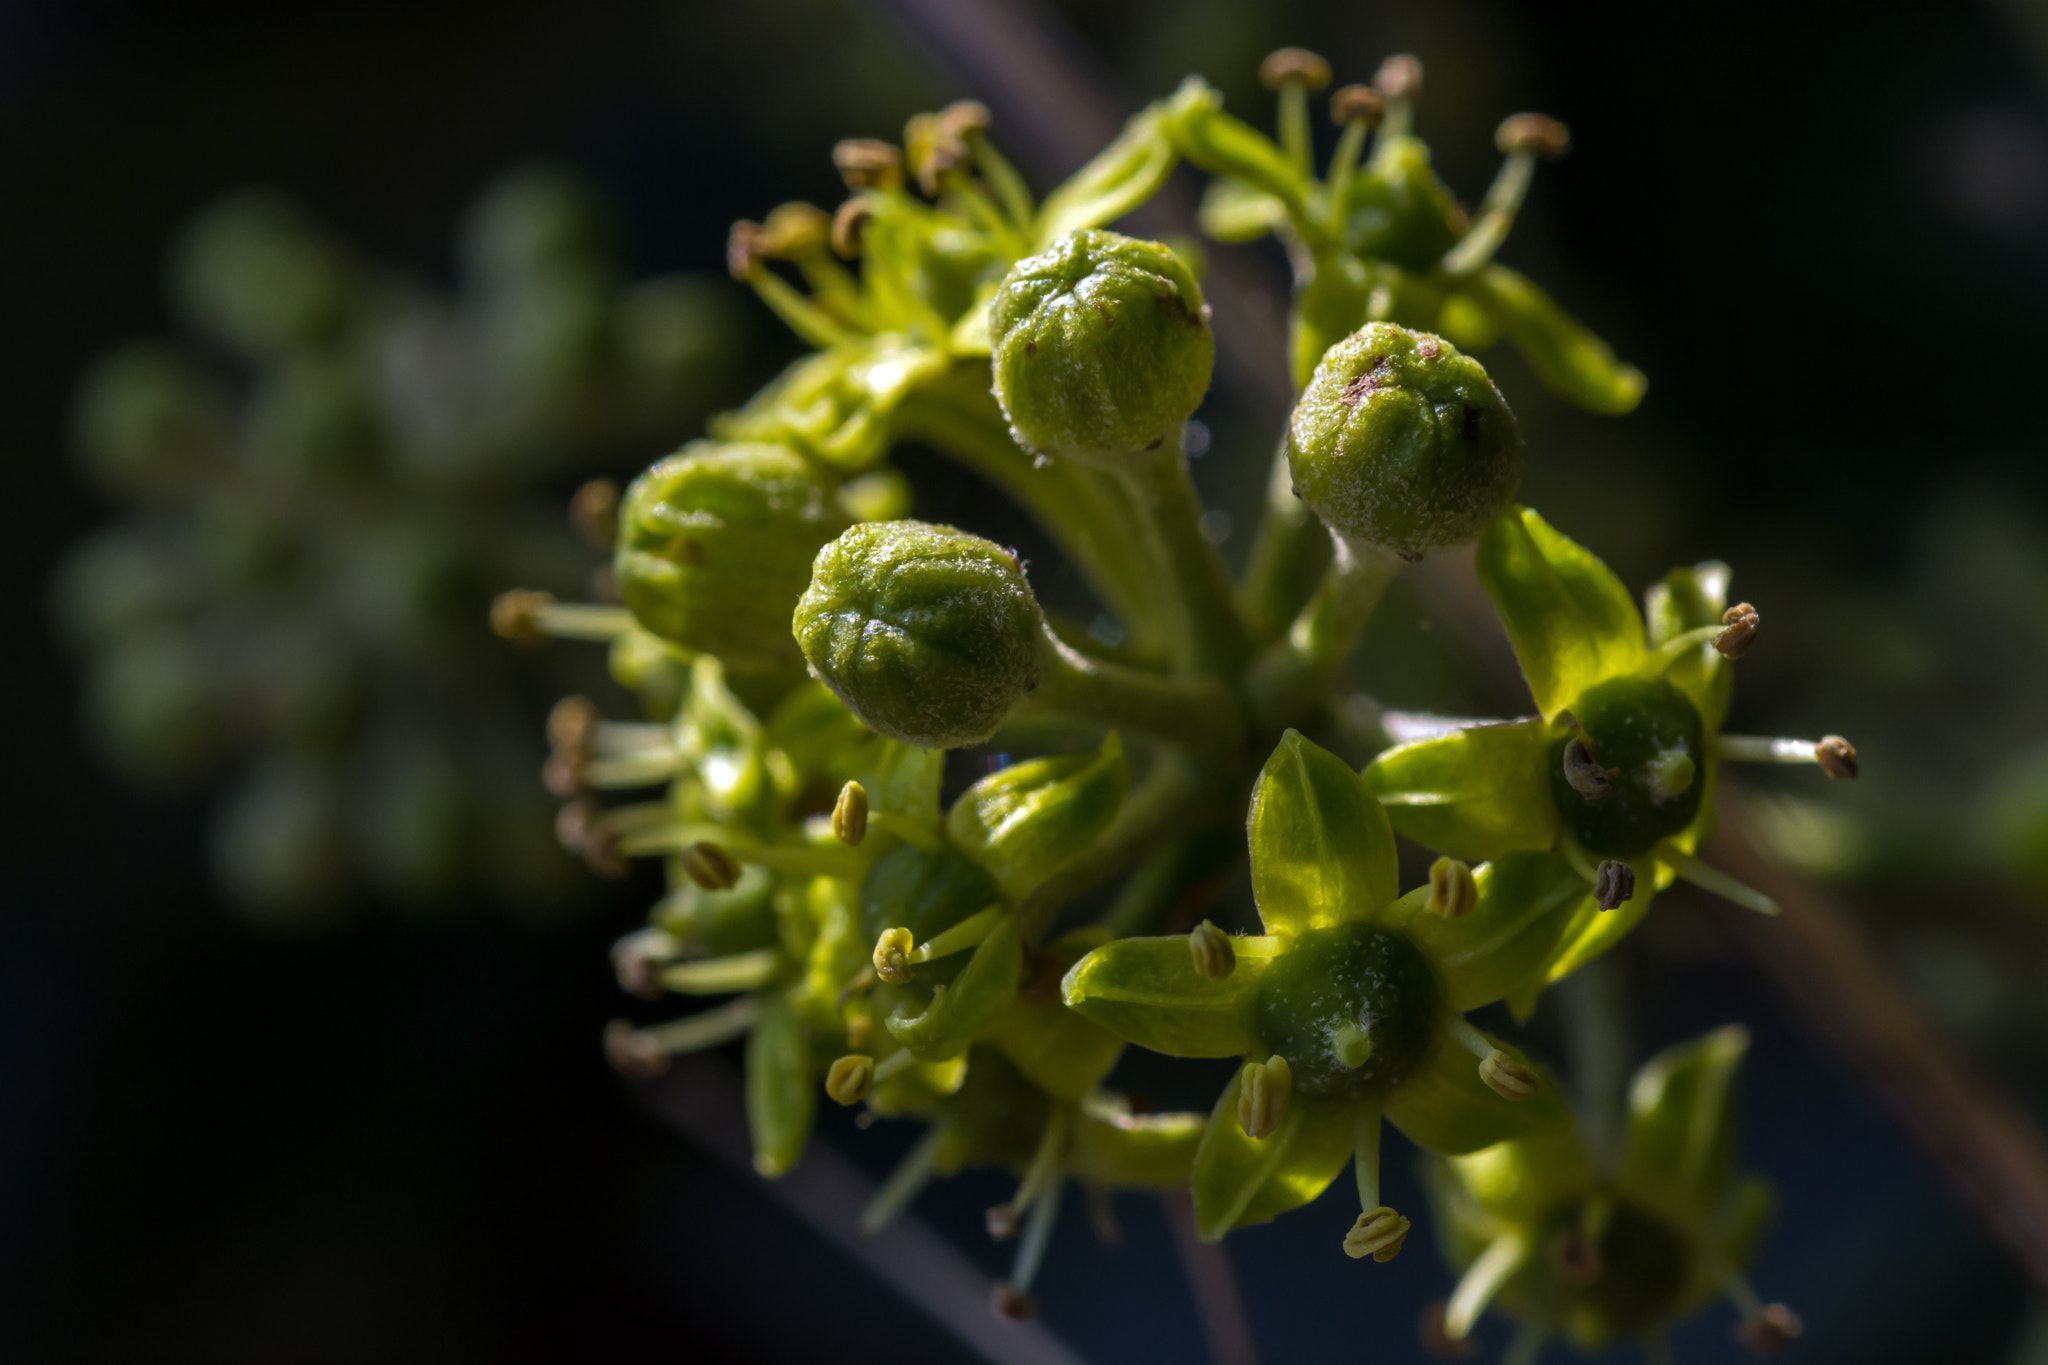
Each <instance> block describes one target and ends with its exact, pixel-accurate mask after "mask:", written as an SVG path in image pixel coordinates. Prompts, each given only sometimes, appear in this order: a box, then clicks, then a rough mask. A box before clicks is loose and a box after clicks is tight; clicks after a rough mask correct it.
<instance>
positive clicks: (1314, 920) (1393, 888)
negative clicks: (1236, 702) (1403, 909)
mask: <svg viewBox="0 0 2048 1365" xmlns="http://www.w3.org/2000/svg"><path fill="white" fill-rule="evenodd" d="M1246 823H1247V825H1248V826H1249V834H1250V840H1251V855H1252V895H1253V896H1254V897H1255V898H1256V899H1257V900H1258V903H1259V917H1260V919H1261V920H1262V921H1263V922H1264V924H1265V926H1266V932H1267V933H1269V934H1283V935H1284V934H1296V933H1300V932H1302V931H1303V930H1305V929H1312V928H1317V927H1321V926H1327V925H1331V924H1336V923H1339V922H1342V921H1344V920H1362V919H1367V918H1370V917H1371V916H1372V915H1373V914H1375V913H1376V912H1378V911H1379V910H1381V909H1382V908H1383V907H1385V906H1387V905H1389V904H1391V903H1392V902H1393V900H1394V898H1395V897H1396V896H1398V895H1399V894H1400V881H1399V868H1398V862H1397V855H1396V853H1395V851H1394V831H1393V828H1392V827H1391V826H1390V825H1389V824H1388V823H1387V814H1386V812H1385V811H1383V810H1381V809H1380V803H1379V802H1378V801H1376V800H1374V799H1373V795H1372V792H1371V791H1369V790H1368V789H1367V787H1366V784H1365V780H1364V779H1363V778H1361V777H1360V776H1359V775H1358V774H1357V773H1355V772H1353V771H1352V770H1351V766H1350V765H1349V764H1348V763H1346V762H1345V761H1344V760H1343V759H1341V758H1338V757H1337V756H1336V755H1335V754H1333V753H1331V752H1330V751H1329V750H1327V749H1323V748H1320V747H1318V746H1317V745H1314V744H1311V743H1310V742H1309V741H1308V740H1306V739H1304V738H1302V736H1301V734H1300V732H1299V731H1295V730H1289V731H1288V732H1287V733H1286V734H1285V735H1283V736H1282V737H1281V739H1280V743H1279V746H1278V747H1277V748H1275V749H1274V750H1273V755H1272V757H1271V758H1268V759H1267V760H1266V767H1265V770H1264V771H1262V772H1261V773H1260V774H1259V781H1258V785H1257V786H1256V787H1254V788H1253V789H1252V806H1251V814H1250V816H1249V817H1248V819H1247V821H1246Z"/></svg>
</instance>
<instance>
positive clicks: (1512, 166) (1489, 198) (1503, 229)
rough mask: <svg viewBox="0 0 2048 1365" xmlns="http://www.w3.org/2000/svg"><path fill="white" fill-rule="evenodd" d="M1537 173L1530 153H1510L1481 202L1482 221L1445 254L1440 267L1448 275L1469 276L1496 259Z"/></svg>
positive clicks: (1480, 213)
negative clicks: (1531, 180) (1496, 253)
mask: <svg viewBox="0 0 2048 1365" xmlns="http://www.w3.org/2000/svg"><path fill="white" fill-rule="evenodd" d="M1535 174H1536V158H1535V157H1534V156H1531V155H1530V154H1529V153H1527V152H1510V153H1509V154H1508V159H1507V160H1506V161H1503V162H1502V163H1501V166H1500V170H1499V171H1498V172H1496V173H1495V175H1494V177H1493V184H1492V185H1491V186H1489V187H1488V188H1487V191H1486V198H1485V199H1484V200H1482V201H1481V202H1480V205H1479V221H1477V222H1476V223H1474V224H1473V225H1472V227H1471V230H1470V231H1468V232H1467V233H1466V234H1465V235H1464V236H1463V237H1462V238H1460V239H1459V241H1458V244H1457V245H1456V246H1454V247H1452V248H1451V249H1450V250H1449V251H1446V252H1445V253H1444V258H1443V261H1442V262H1441V263H1440V264H1441V267H1442V269H1443V271H1444V273H1445V274H1447V275H1450V276H1451V277H1453V278H1457V277H1460V276H1464V275H1469V274H1471V273H1472V272H1473V271H1475V270H1477V269H1479V268H1480V267H1481V266H1483V265H1485V264H1486V263H1487V262H1488V261H1490V260H1492V259H1493V254H1494V253H1495V252H1496V251H1499V250H1500V244H1501V243H1502V242H1504V241H1506V240H1507V237H1508V231H1509V229H1511V228H1513V227H1514V225H1515V215H1516V214H1517V213H1519V212H1520V211H1521V208H1522V200H1523V199H1524V198H1526V197H1527V196H1528V193H1529V181H1530V179H1531V178H1532V177H1533V176H1534V175H1535Z"/></svg>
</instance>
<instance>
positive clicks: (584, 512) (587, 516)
mask: <svg viewBox="0 0 2048 1365" xmlns="http://www.w3.org/2000/svg"><path fill="white" fill-rule="evenodd" d="M569 525H570V526H571V527H573V528H575V531H576V534H577V535H579V536H582V537H583V538H584V539H585V540H587V541H589V542H590V543H591V544H592V545H594V546H596V547H597V548H598V549H600V550H609V549H611V547H612V542H613V541H615V540H617V539H618V538H619V485H618V481H617V480H615V479H592V480H590V482H588V483H586V484H584V485H583V486H582V487H581V488H579V489H577V490H576V492H575V495H574V496H572V497H571V498H570V499H569Z"/></svg>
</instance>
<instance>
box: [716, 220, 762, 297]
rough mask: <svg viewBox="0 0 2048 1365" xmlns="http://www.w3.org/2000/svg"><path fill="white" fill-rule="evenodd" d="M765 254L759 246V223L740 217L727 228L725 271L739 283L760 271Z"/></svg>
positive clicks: (748, 279)
mask: <svg viewBox="0 0 2048 1365" xmlns="http://www.w3.org/2000/svg"><path fill="white" fill-rule="evenodd" d="M767 254H768V253H767V252H765V251H763V250H762V248H761V225H760V224H759V223H757V222H755V221H754V220H753V219H751V218H741V219H739V220H737V221H736V222H734V223H733V225H732V227H731V228H729V229H727V231H726V234H725V271H726V273H727V274H728V275H731V276H732V277H733V278H734V279H735V280H738V281H739V282H740V283H741V284H746V283H747V282H748V281H750V280H752V279H753V278H754V276H756V275H758V274H759V273H760V272H761V262H762V261H763V260H765V259H766V258H767Z"/></svg>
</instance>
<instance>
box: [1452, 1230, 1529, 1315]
mask: <svg viewBox="0 0 2048 1365" xmlns="http://www.w3.org/2000/svg"><path fill="white" fill-rule="evenodd" d="M1528 1259H1529V1244H1528V1242H1526V1241H1525V1240H1523V1238H1522V1237H1521V1235H1520V1234H1518V1233H1513V1232H1504V1233H1502V1234H1501V1235H1500V1236H1498V1237H1496V1238H1494V1239H1493V1242H1492V1243H1491V1244H1490V1245H1489V1246H1488V1247H1487V1248H1486V1250H1484V1251H1482V1252H1480V1253H1479V1259H1478V1260H1476V1261H1474V1262H1472V1264H1471V1265H1470V1266H1468V1267H1466V1269H1465V1273H1464V1275H1462V1276H1461V1277H1460V1278H1459V1280H1458V1287H1457V1288H1456V1289H1455V1290H1453V1291H1452V1292H1451V1301H1450V1303H1449V1305H1448V1306H1446V1307H1445V1309H1444V1335H1445V1336H1447V1337H1449V1338H1450V1339H1451V1340H1453V1341H1463V1340H1464V1339H1465V1338H1467V1337H1469V1336H1471V1335H1472V1328H1473V1326H1474V1325H1475V1324H1477V1323H1478V1321H1479V1315H1480V1314H1481V1313H1484V1312H1485V1311H1486V1305H1488V1304H1489V1303H1492V1302H1493V1298H1494V1295H1496V1294H1498V1293H1500V1291H1501V1286H1503V1285H1505V1284H1506V1283H1507V1282H1508V1281H1509V1280H1511V1279H1513V1278H1514V1276H1515V1272H1516V1271H1518V1270H1520V1269H1521V1268H1522V1266H1523V1264H1524V1263H1526V1262H1527V1261H1528Z"/></svg>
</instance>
